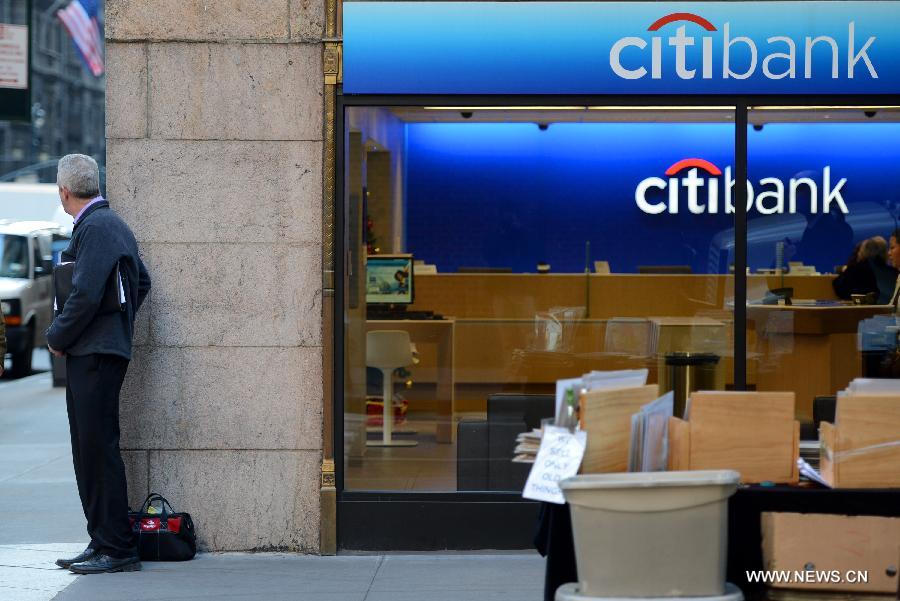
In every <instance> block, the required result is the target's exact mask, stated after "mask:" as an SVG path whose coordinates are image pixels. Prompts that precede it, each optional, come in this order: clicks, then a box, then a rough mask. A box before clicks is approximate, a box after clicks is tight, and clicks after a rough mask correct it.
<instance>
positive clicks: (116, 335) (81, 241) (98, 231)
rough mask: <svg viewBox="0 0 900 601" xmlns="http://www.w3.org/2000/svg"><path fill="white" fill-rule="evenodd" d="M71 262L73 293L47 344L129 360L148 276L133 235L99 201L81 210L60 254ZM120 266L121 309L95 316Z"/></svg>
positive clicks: (105, 204)
mask: <svg viewBox="0 0 900 601" xmlns="http://www.w3.org/2000/svg"><path fill="white" fill-rule="evenodd" d="M62 260H63V261H74V262H75V269H74V274H73V276H72V293H71V294H70V295H69V298H68V299H67V300H66V304H65V306H64V307H63V310H62V312H60V313H59V314H58V315H57V316H56V318H55V319H54V320H53V323H52V324H50V328H49V329H48V330H47V343H48V344H49V345H50V346H51V347H52V348H53V349H55V350H58V351H63V352H65V353H67V354H69V355H90V354H94V353H100V354H109V355H118V356H120V357H124V358H126V359H131V339H132V337H133V335H134V316H135V314H136V313H137V310H138V309H139V308H140V306H141V303H143V302H144V298H146V296H147V293H148V292H149V291H150V276H149V274H148V273H147V269H146V268H145V267H144V264H143V263H142V262H141V258H140V257H139V256H138V247H137V241H136V240H135V239H134V234H132V233H131V230H130V229H129V228H128V226H127V225H126V224H125V222H124V221H122V219H121V218H120V217H119V216H118V215H116V214H115V213H114V212H113V211H112V209H110V208H109V203H108V202H106V201H101V202H98V203H96V204H93V205H91V206H90V207H88V209H87V210H86V211H85V212H84V214H83V215H82V216H81V218H80V219H79V220H78V222H77V223H76V224H75V228H74V229H73V231H72V240H71V241H70V242H69V246H68V248H66V250H64V251H63V253H62ZM116 261H118V262H119V269H120V271H121V274H122V279H123V284H124V288H125V299H126V302H125V307H126V309H125V311H122V312H119V313H106V314H103V315H98V314H97V311H98V309H99V307H100V302H101V300H102V298H103V291H104V288H105V286H106V282H107V280H108V279H109V276H110V273H112V270H113V268H115V266H116Z"/></svg>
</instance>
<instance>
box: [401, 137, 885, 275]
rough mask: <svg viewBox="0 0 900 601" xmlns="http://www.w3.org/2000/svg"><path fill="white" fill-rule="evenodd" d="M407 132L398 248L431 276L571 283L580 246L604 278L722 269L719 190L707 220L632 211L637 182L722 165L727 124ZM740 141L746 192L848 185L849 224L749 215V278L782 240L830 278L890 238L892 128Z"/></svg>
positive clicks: (724, 221) (806, 213)
mask: <svg viewBox="0 0 900 601" xmlns="http://www.w3.org/2000/svg"><path fill="white" fill-rule="evenodd" d="M407 127H408V142H407V144H408V146H407V216H406V242H407V249H408V250H409V251H410V252H412V253H414V254H415V255H416V257H417V258H419V259H423V260H425V261H426V262H428V263H434V264H436V265H437V266H438V269H439V270H440V271H442V272H452V271H456V269H457V268H459V267H461V266H475V267H478V266H493V267H511V268H512V269H513V271H515V272H532V271H534V270H535V265H536V264H537V263H538V262H539V261H545V262H547V263H550V264H551V268H552V270H553V271H554V272H580V271H583V269H584V265H585V242H588V241H589V242H590V244H591V259H592V260H607V261H609V262H610V265H611V267H612V269H613V271H616V272H626V273H627V272H634V271H636V269H637V266H638V265H663V264H686V265H690V266H691V267H692V269H693V271H694V272H695V273H723V272H725V271H726V270H727V268H728V264H729V262H730V261H731V260H732V259H731V257H733V254H731V255H730V254H729V253H730V252H731V250H732V249H731V246H733V242H732V241H733V231H732V228H733V216H732V215H726V214H723V213H722V209H721V207H722V206H723V204H724V202H723V200H722V192H721V187H722V185H723V184H722V182H721V181H720V184H719V186H720V200H719V204H720V212H719V214H716V215H710V214H702V215H693V214H691V213H689V212H688V211H687V210H686V208H685V207H684V204H685V196H686V195H685V193H684V191H682V194H681V202H682V207H681V210H680V211H679V213H678V214H677V215H672V214H669V213H663V214H660V215H648V214H646V213H644V212H642V211H641V210H640V209H639V208H638V207H637V205H636V203H635V200H634V190H635V187H636V186H637V184H638V182H640V181H641V180H643V179H645V178H647V177H652V176H657V177H661V178H663V179H666V176H665V175H664V171H665V170H666V168H668V167H669V166H670V165H672V164H673V163H675V162H676V161H679V160H681V159H685V158H690V157H698V158H703V159H706V160H708V161H710V162H712V163H713V164H715V165H717V166H718V167H720V168H722V169H724V168H725V167H726V166H731V165H733V162H734V161H733V156H734V153H733V140H734V129H733V127H732V126H731V125H729V124H671V123H666V124H655V123H643V124H641V123H554V124H552V125H550V127H549V128H548V129H547V130H546V131H541V130H540V129H539V128H538V127H537V126H536V125H535V124H533V123H516V124H513V123H505V124H485V123H420V124H410V125H408V126H407ZM748 135H749V147H748V150H749V157H750V162H749V177H750V181H751V182H754V183H756V182H758V181H759V180H760V179H761V178H765V177H775V178H779V179H781V180H782V181H784V182H785V185H787V183H788V180H789V179H790V178H791V177H810V178H811V179H813V180H814V181H816V182H817V183H818V184H819V187H820V190H819V194H820V196H821V194H822V190H821V188H822V183H823V182H822V179H823V169H824V167H825V166H826V165H828V166H830V167H831V180H832V187H834V186H836V184H837V182H838V181H839V180H840V179H841V178H846V179H847V182H846V183H845V184H844V185H843V187H842V189H841V192H842V196H843V198H844V200H845V202H846V203H847V206H848V208H849V211H850V213H849V215H847V216H846V218H844V217H836V216H835V215H834V213H835V211H834V210H832V214H831V215H826V216H823V215H821V214H816V215H813V214H811V213H810V206H809V200H808V195H806V194H801V195H800V201H799V202H798V206H797V213H796V214H794V215H790V214H787V213H785V214H782V215H760V214H759V213H757V212H755V211H751V215H750V219H751V221H750V224H749V238H750V248H749V260H750V264H751V267H752V268H754V269H755V268H758V267H770V266H772V265H773V264H774V248H775V242H776V241H778V240H783V241H785V242H786V244H787V250H786V255H787V256H786V260H794V261H797V260H801V261H803V262H804V263H806V264H812V265H816V266H817V267H818V268H819V270H820V271H831V270H832V269H833V267H834V265H836V264H839V263H843V262H844V260H845V259H846V257H847V256H848V255H849V254H850V252H851V250H852V247H853V244H854V242H855V241H858V240H860V239H863V238H865V237H868V236H872V235H876V234H879V235H883V236H887V235H888V234H889V233H890V231H891V230H892V229H893V228H894V224H895V219H894V217H893V216H892V212H894V213H896V211H895V210H894V209H895V207H896V205H897V204H898V203H900V181H898V178H897V165H900V124H886V123H858V124H831V123H827V124H768V125H766V126H765V127H764V128H763V130H762V131H756V130H753V129H750V131H749V132H748ZM732 177H733V174H732ZM719 179H720V180H722V179H723V177H720V178H719ZM649 198H650V200H651V201H654V202H656V201H659V200H665V198H666V196H665V193H664V192H661V191H659V192H657V194H656V195H655V196H653V195H650V196H649ZM701 198H705V192H702V193H701ZM820 202H821V200H820Z"/></svg>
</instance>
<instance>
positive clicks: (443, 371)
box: [366, 318, 456, 443]
mask: <svg viewBox="0 0 900 601" xmlns="http://www.w3.org/2000/svg"><path fill="white" fill-rule="evenodd" d="M455 325H456V320H454V319H453V318H449V319H428V320H413V319H373V320H366V332H371V331H372V330H403V331H405V332H409V338H410V340H411V341H412V342H414V343H416V344H417V345H418V344H423V343H424V344H433V345H435V347H436V348H437V362H436V363H437V365H436V378H435V379H436V382H437V401H438V416H437V441H438V442H443V443H451V442H453V434H454V431H455V428H454V427H453V415H454V409H455V407H454V400H455V399H454V397H455V393H454V382H453V379H454V373H453V372H454V357H453V355H454V344H453V332H454V330H455Z"/></svg>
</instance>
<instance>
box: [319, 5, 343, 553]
mask: <svg viewBox="0 0 900 601" xmlns="http://www.w3.org/2000/svg"><path fill="white" fill-rule="evenodd" d="M324 2H325V36H324V37H323V39H322V42H323V49H322V72H323V75H324V82H323V83H324V94H323V96H324V98H323V101H324V110H323V112H322V116H323V119H324V123H323V124H322V137H323V149H322V378H323V382H322V384H323V386H322V392H323V395H322V396H323V398H322V402H323V407H322V468H321V487H320V491H319V500H320V504H319V507H320V518H319V553H321V554H322V555H335V554H336V553H337V488H336V480H335V470H334V386H333V385H332V382H333V377H334V316H335V313H336V311H335V309H336V308H335V306H334V285H335V282H334V254H335V249H334V237H335V232H334V223H335V213H334V211H335V193H336V192H335V190H336V180H335V178H336V174H335V162H336V156H335V144H336V140H335V133H334V120H335V102H336V93H337V86H338V85H339V84H340V83H341V81H342V79H343V71H342V69H343V57H342V54H341V51H342V46H341V40H340V37H339V36H340V35H341V33H340V29H339V19H340V10H341V6H340V2H341V0H324Z"/></svg>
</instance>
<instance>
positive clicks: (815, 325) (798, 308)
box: [747, 305, 893, 419]
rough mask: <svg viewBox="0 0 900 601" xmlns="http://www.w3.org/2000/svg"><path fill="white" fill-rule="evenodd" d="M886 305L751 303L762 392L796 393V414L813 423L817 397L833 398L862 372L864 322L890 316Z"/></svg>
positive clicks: (749, 315)
mask: <svg viewBox="0 0 900 601" xmlns="http://www.w3.org/2000/svg"><path fill="white" fill-rule="evenodd" d="M891 311H893V307H891V306H886V305H841V306H833V307H813V306H803V305H791V306H783V305H749V306H748V307H747V325H748V328H749V329H753V330H755V332H756V352H757V358H756V359H757V361H758V362H759V367H758V370H757V374H756V384H757V389H758V390H793V391H794V392H795V393H796V395H797V409H796V411H797V416H798V417H799V418H801V419H812V402H813V398H814V397H817V396H826V395H833V394H835V393H836V392H837V391H838V390H842V389H843V388H845V387H846V386H847V384H849V383H850V381H851V380H853V378H856V377H858V376H859V375H860V373H861V369H862V368H861V362H860V357H859V351H858V350H857V348H856V332H857V328H858V327H859V322H860V321H862V320H864V319H868V318H870V317H872V316H874V315H880V314H884V313H890V312H891Z"/></svg>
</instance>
